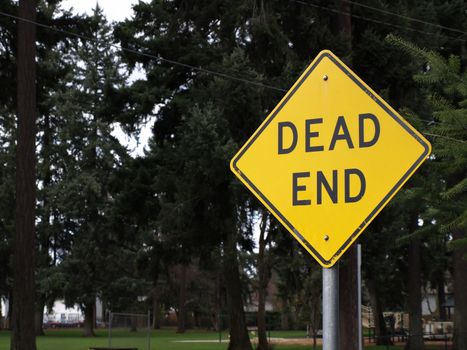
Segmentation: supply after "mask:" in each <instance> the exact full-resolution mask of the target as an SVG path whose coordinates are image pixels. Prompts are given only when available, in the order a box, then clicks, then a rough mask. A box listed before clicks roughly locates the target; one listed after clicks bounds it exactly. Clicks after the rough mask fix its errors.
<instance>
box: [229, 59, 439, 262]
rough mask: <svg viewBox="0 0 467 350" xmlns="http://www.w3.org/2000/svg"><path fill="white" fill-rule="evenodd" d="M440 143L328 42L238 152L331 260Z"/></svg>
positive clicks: (252, 181) (242, 174)
mask: <svg viewBox="0 0 467 350" xmlns="http://www.w3.org/2000/svg"><path fill="white" fill-rule="evenodd" d="M430 152H431V145H430V143H429V142H428V141H427V140H426V139H425V138H424V137H423V136H422V135H421V134H420V133H419V132H418V131H417V130H415V129H414V128H413V127H412V126H411V125H409V124H408V123H407V122H406V121H405V120H404V119H403V118H402V117H401V116H400V115H399V114H398V113H397V112H396V111H395V110H394V109H392V108H391V107H390V106H389V105H388V104H387V103H386V102H385V101H383V99H382V98H381V97H379V96H378V95H377V94H376V93H375V92H374V91H373V90H372V89H371V88H370V87H368V86H367V85H366V84H365V83H364V82H363V81H362V80H361V79H360V78H359V77H357V76H356V75H355V73H353V72H352V71H351V70H350V69H349V68H348V67H347V66H346V65H345V64H344V63H343V62H342V61H340V60H339V59H338V58H337V57H336V56H335V55H334V54H333V53H332V52H330V51H322V52H321V53H319V55H318V56H317V57H316V58H315V59H314V61H313V62H312V63H311V64H310V66H309V67H308V68H307V69H306V70H305V71H304V72H303V74H302V75H301V76H300V78H299V79H298V80H297V82H296V83H295V84H294V85H293V86H292V88H291V89H290V90H289V91H288V92H287V94H286V95H285V96H284V98H283V99H282V100H281V101H280V102H279V104H278V105H277V106H276V107H275V108H274V110H273V111H272V112H271V114H269V116H268V117H267V118H266V119H265V120H264V121H263V123H262V124H261V125H260V126H259V128H258V129H257V130H256V131H255V133H254V134H253V135H252V136H251V137H250V139H249V140H248V141H247V142H246V143H245V144H244V145H243V147H242V148H241V149H240V150H239V151H238V153H237V154H236V155H235V156H234V157H233V159H232V161H231V169H232V171H233V172H234V174H235V175H236V176H237V177H238V178H239V179H240V180H241V181H242V182H243V183H244V184H245V186H246V187H248V189H249V190H250V191H251V192H252V193H253V194H254V195H255V196H256V197H257V198H258V199H259V200H260V201H261V202H262V203H263V204H264V205H265V206H266V208H268V210H269V211H270V212H271V213H272V214H274V216H275V217H276V218H277V219H278V220H279V221H280V222H281V223H282V224H283V225H284V226H285V227H286V228H287V229H288V231H290V233H291V234H292V235H293V236H294V237H295V238H296V239H297V240H298V241H299V242H300V243H301V244H302V245H303V246H304V247H305V249H306V250H307V251H308V252H309V253H310V254H311V255H312V256H313V257H314V258H315V259H316V260H318V262H319V263H320V264H321V265H322V266H323V267H331V266H332V265H334V264H335V263H336V261H338V260H339V258H340V257H341V256H342V254H343V253H344V252H345V251H346V250H347V248H348V247H349V246H350V245H351V244H352V243H353V242H354V241H355V240H356V239H357V238H358V236H359V235H360V234H361V233H362V231H363V230H364V229H365V228H366V227H367V226H368V224H369V223H370V222H371V221H372V220H373V219H374V218H375V216H376V215H377V214H378V213H379V212H380V211H381V210H382V209H383V207H384V206H385V205H386V204H387V203H388V202H389V201H390V200H391V199H392V197H394V195H395V194H396V192H397V191H398V190H399V189H400V188H401V187H402V185H403V184H404V183H405V182H406V181H407V180H408V179H409V178H410V176H411V175H412V174H413V173H414V172H415V171H416V169H417V168H418V167H419V166H420V165H421V164H422V163H423V161H424V160H425V159H426V158H427V156H428V155H429V154H430Z"/></svg>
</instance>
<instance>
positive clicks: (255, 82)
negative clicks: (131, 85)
mask: <svg viewBox="0 0 467 350" xmlns="http://www.w3.org/2000/svg"><path fill="white" fill-rule="evenodd" d="M290 1H293V2H297V3H303V4H307V5H311V4H310V3H307V2H304V1H301V0H290ZM313 7H319V8H324V6H319V5H315V4H313ZM326 9H329V10H332V11H333V12H335V11H337V12H340V13H344V14H348V13H345V12H342V11H338V10H335V9H330V8H326ZM0 15H2V16H5V17H9V18H11V19H16V20H19V21H24V22H26V23H30V24H34V25H36V26H38V27H41V28H44V29H48V30H52V31H55V32H58V33H63V34H67V35H69V36H74V37H77V38H80V39H82V40H86V41H92V42H96V43H99V40H98V39H95V38H92V37H88V36H86V35H82V34H78V33H74V32H70V31H68V30H64V29H58V28H54V27H52V26H49V25H47V24H44V23H40V22H37V21H33V20H29V19H26V18H22V17H19V16H16V15H13V14H10V13H6V12H3V11H0ZM403 28H405V27H403ZM424 33H425V34H428V33H427V32H424ZM109 46H110V47H113V48H116V49H120V50H122V51H126V52H129V53H133V54H135V55H140V56H143V57H147V58H152V59H155V60H158V61H162V62H166V63H169V64H172V65H175V66H180V67H184V68H188V69H192V70H195V71H198V72H203V73H206V74H210V75H214V76H218V77H221V78H224V79H229V80H233V81H238V82H242V83H244V84H250V85H255V86H258V87H262V88H266V89H271V90H274V91H280V92H287V91H288V90H286V89H282V88H279V87H277V86H272V85H269V84H264V83H261V82H257V81H254V80H250V79H245V78H241V77H237V76H233V75H229V74H226V73H222V72H218V71H214V70H211V69H206V68H203V67H199V66H198V67H197V66H193V65H190V64H186V63H183V62H179V61H176V60H172V59H168V58H165V57H162V56H160V55H153V54H149V53H146V52H142V51H139V50H135V49H131V48H128V47H124V46H121V45H117V44H109ZM417 119H419V120H421V121H424V122H426V123H428V125H431V124H440V123H439V122H437V121H434V120H426V119H421V118H417ZM424 134H425V135H427V136H432V137H443V138H446V139H449V140H452V141H456V142H460V143H465V141H464V140H459V139H455V138H451V137H447V136H443V135H438V134H433V133H424Z"/></svg>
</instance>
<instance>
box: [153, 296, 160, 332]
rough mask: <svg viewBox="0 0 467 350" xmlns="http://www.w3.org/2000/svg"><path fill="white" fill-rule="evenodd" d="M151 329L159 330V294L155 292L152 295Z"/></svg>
mask: <svg viewBox="0 0 467 350" xmlns="http://www.w3.org/2000/svg"><path fill="white" fill-rule="evenodd" d="M152 308H153V311H152V328H153V329H160V328H161V318H160V314H161V303H160V297H159V293H158V292H157V291H155V292H154V293H153V295H152Z"/></svg>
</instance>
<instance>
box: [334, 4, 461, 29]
mask: <svg viewBox="0 0 467 350" xmlns="http://www.w3.org/2000/svg"><path fill="white" fill-rule="evenodd" d="M342 1H343V2H346V3H349V4H352V5H355V6H360V7H364V8H366V9H369V10H372V11H376V12H380V13H384V14H386V15H391V16H395V17H399V18H402V19H406V20H409V21H413V22H417V23H422V24H426V25H429V26H432V27H436V28H439V29H445V30H449V31H452V32H456V33H459V34H462V35H466V34H467V32H466V31H463V30H460V29H456V28H452V27H446V26H443V25H441V24H436V23H431V22H427V21H424V20H421V19H418V18H414V17H409V16H405V15H401V14H399V13H396V12H392V11H388V10H385V9H381V8H377V7H373V6H370V5H366V4H362V3H359V2H356V1H352V0H342Z"/></svg>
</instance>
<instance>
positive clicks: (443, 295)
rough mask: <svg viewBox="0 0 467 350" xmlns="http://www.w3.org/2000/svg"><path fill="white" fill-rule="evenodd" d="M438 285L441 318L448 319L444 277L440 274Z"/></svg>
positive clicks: (441, 319) (442, 319)
mask: <svg viewBox="0 0 467 350" xmlns="http://www.w3.org/2000/svg"><path fill="white" fill-rule="evenodd" d="M437 285H438V313H439V320H440V321H446V320H447V317H446V308H445V307H444V304H445V302H446V293H445V292H444V277H443V276H440V277H439V278H438V281H437Z"/></svg>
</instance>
